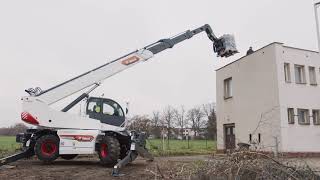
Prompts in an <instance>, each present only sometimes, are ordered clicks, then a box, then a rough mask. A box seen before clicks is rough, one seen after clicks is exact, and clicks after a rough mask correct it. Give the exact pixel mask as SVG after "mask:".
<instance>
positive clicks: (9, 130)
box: [0, 123, 28, 136]
mask: <svg viewBox="0 0 320 180" xmlns="http://www.w3.org/2000/svg"><path fill="white" fill-rule="evenodd" d="M27 129H28V127H27V126H26V125H24V124H23V123H18V124H15V125H14V126H10V127H6V128H0V135H5V136H15V135H17V134H18V133H23V132H25V131H26V130H27Z"/></svg>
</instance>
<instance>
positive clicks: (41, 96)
mask: <svg viewBox="0 0 320 180" xmlns="http://www.w3.org/2000/svg"><path fill="white" fill-rule="evenodd" d="M203 31H204V32H206V34H207V35H208V37H209V39H210V40H211V41H212V42H213V50H214V52H216V53H217V56H218V57H229V56H232V55H234V54H235V53H237V52H238V51H237V49H236V45H235V41H234V37H233V36H232V35H223V36H222V37H220V38H217V37H216V36H215V35H214V34H213V32H212V30H211V27H210V26H209V25H207V24H206V25H204V26H201V27H199V28H197V29H194V30H192V31H190V30H188V31H185V32H183V33H181V34H178V35H176V36H174V37H172V38H168V39H161V40H159V41H157V42H155V43H153V44H150V45H148V46H146V47H144V48H141V49H139V50H136V51H134V52H131V53H129V54H127V55H124V56H122V57H120V58H118V59H116V60H113V61H111V62H108V63H106V64H104V65H102V66H100V67H97V68H95V69H93V70H91V71H88V72H86V73H84V74H82V75H80V76H77V77H75V78H73V79H70V80H68V81H66V82H64V83H61V84H59V85H57V86H54V87H52V88H50V89H47V90H45V91H42V90H41V89H40V88H35V89H32V88H30V89H28V90H26V92H27V93H28V94H29V96H26V97H22V99H21V100H22V107H23V111H22V113H21V119H22V120H23V121H24V122H26V123H29V124H32V125H35V126H37V129H28V130H27V131H26V132H25V133H23V134H18V135H17V137H16V141H17V142H20V143H23V151H22V152H20V153H18V154H15V155H12V156H9V157H6V158H3V159H0V166H1V165H4V164H7V163H10V162H14V161H17V160H19V159H22V158H27V157H31V156H33V155H36V156H37V157H38V159H40V160H41V161H44V162H46V163H49V162H52V161H54V160H55V159H57V158H58V157H61V158H63V159H67V160H70V159H73V158H75V157H76V156H77V155H79V154H95V153H97V154H98V155H99V158H100V161H101V164H103V165H108V166H113V167H114V169H113V175H114V176H117V175H118V173H119V168H121V167H123V166H125V165H126V164H128V163H130V162H132V161H133V160H134V159H135V158H136V157H137V156H138V155H141V156H142V157H144V158H146V159H148V160H153V156H152V155H151V154H150V153H149V152H148V151H147V149H146V147H145V146H146V135H145V133H138V132H134V131H131V132H129V131H127V130H126V128H125V127H124V125H125V114H126V113H125V112H124V111H123V109H122V107H121V106H120V105H119V104H118V103H117V102H115V101H113V100H111V99H107V98H98V97H89V93H90V92H92V91H93V90H94V89H96V88H97V87H98V86H100V84H101V83H102V82H103V80H104V79H106V78H108V77H111V76H113V75H115V74H117V73H119V72H121V71H123V70H125V69H127V68H130V67H132V66H134V65H137V64H139V63H140V62H143V61H147V60H148V59H150V58H152V57H153V56H154V55H155V54H158V53H160V52H162V51H164V50H166V49H168V48H172V47H173V46H174V45H176V44H178V43H180V42H182V41H184V40H187V39H190V38H192V37H193V36H194V35H196V34H198V33H201V32H203ZM86 88H87V89H89V90H87V92H84V93H83V94H82V95H81V96H79V97H78V98H76V99H75V100H74V101H72V102H71V103H70V104H68V105H67V106H66V107H65V108H63V109H62V110H61V111H58V110H55V109H53V108H52V107H50V105H52V104H53V103H55V102H57V101H60V100H62V99H64V98H66V97H68V96H70V95H72V94H74V93H77V92H79V91H81V90H84V89H86ZM83 99H86V102H87V104H86V116H79V115H74V114H70V113H68V110H70V109H71V108H72V107H74V106H75V105H76V104H78V103H79V102H81V101H82V100H83Z"/></svg>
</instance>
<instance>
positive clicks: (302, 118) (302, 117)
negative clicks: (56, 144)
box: [298, 109, 310, 124]
mask: <svg viewBox="0 0 320 180" xmlns="http://www.w3.org/2000/svg"><path fill="white" fill-rule="evenodd" d="M298 122H299V124H310V119H309V110H308V109H298Z"/></svg>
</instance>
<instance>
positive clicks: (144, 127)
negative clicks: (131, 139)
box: [128, 115, 151, 135]
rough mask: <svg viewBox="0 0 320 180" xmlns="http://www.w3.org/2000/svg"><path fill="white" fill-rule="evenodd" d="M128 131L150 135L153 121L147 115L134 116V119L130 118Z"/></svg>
mask: <svg viewBox="0 0 320 180" xmlns="http://www.w3.org/2000/svg"><path fill="white" fill-rule="evenodd" d="M128 129H130V130H134V131H138V132H146V133H147V135H150V132H151V120H150V119H149V118H148V116H147V115H136V116H133V117H132V118H130V122H129V124H128Z"/></svg>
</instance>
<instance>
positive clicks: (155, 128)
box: [151, 111, 162, 138]
mask: <svg viewBox="0 0 320 180" xmlns="http://www.w3.org/2000/svg"><path fill="white" fill-rule="evenodd" d="M151 126H152V127H151V134H152V135H154V136H155V137H156V138H160V137H161V130H162V122H161V117H160V112H159V111H154V112H153V113H152V117H151Z"/></svg>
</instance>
